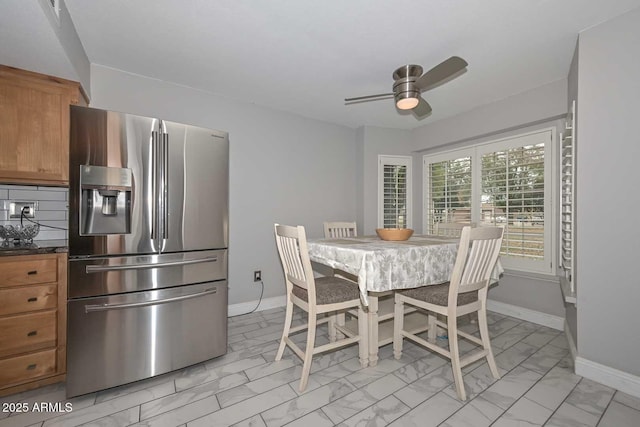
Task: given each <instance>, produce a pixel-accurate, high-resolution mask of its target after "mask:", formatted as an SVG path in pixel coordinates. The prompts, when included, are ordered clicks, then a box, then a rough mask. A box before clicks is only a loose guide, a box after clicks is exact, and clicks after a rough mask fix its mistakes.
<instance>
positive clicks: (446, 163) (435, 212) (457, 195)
mask: <svg viewBox="0 0 640 427" xmlns="http://www.w3.org/2000/svg"><path fill="white" fill-rule="evenodd" d="M459 154H460V156H459V157H458V156H454V158H445V160H439V159H433V163H430V164H428V165H427V171H426V173H427V174H428V179H427V181H428V183H429V186H428V187H427V194H428V197H427V200H428V207H427V209H426V212H427V221H426V224H427V231H426V232H427V233H428V234H435V224H436V223H441V222H471V156H470V155H466V154H465V153H459Z"/></svg>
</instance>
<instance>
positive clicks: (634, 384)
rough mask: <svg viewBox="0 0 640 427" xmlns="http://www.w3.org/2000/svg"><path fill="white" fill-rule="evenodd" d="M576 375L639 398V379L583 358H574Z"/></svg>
mask: <svg viewBox="0 0 640 427" xmlns="http://www.w3.org/2000/svg"><path fill="white" fill-rule="evenodd" d="M575 366H576V374H577V375H581V376H583V377H585V378H589V379H590V380H593V381H596V382H599V383H600V384H604V385H606V386H609V387H611V388H615V389H616V390H620V391H622V392H624V393H627V394H630V395H632V396H635V397H638V398H640V377H638V376H636V375H631V374H629V373H627V372H624V371H620V370H618V369H614V368H610V367H609V366H605V365H601V364H600V363H596V362H593V361H591V360H588V359H585V358H583V357H580V356H578V357H576V365H575Z"/></svg>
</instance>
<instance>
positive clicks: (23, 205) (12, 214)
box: [9, 202, 38, 218]
mask: <svg viewBox="0 0 640 427" xmlns="http://www.w3.org/2000/svg"><path fill="white" fill-rule="evenodd" d="M36 209H38V202H9V218H20V216H21V214H22V212H23V210H24V216H25V218H35V217H36Z"/></svg>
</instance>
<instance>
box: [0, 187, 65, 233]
mask: <svg viewBox="0 0 640 427" xmlns="http://www.w3.org/2000/svg"><path fill="white" fill-rule="evenodd" d="M31 201H34V202H38V206H37V208H36V211H35V218H31V219H32V220H33V221H36V222H39V223H40V233H38V235H37V236H36V238H35V240H50V239H56V240H57V239H67V236H68V232H67V231H66V229H67V227H68V226H69V223H68V218H69V189H68V188H66V187H40V186H30V185H0V224H2V225H8V224H12V225H18V224H20V219H19V218H16V219H9V203H10V202H31ZM26 221H27V220H24V222H26ZM47 225H50V226H53V227H58V228H64V230H59V229H58V228H49V227H45V226H47Z"/></svg>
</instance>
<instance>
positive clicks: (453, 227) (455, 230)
mask: <svg viewBox="0 0 640 427" xmlns="http://www.w3.org/2000/svg"><path fill="white" fill-rule="evenodd" d="M434 226H435V227H434V233H435V234H436V236H446V237H460V233H462V229H463V228H464V227H469V226H471V227H473V226H475V224H469V223H464V222H436V223H435V224H434Z"/></svg>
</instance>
